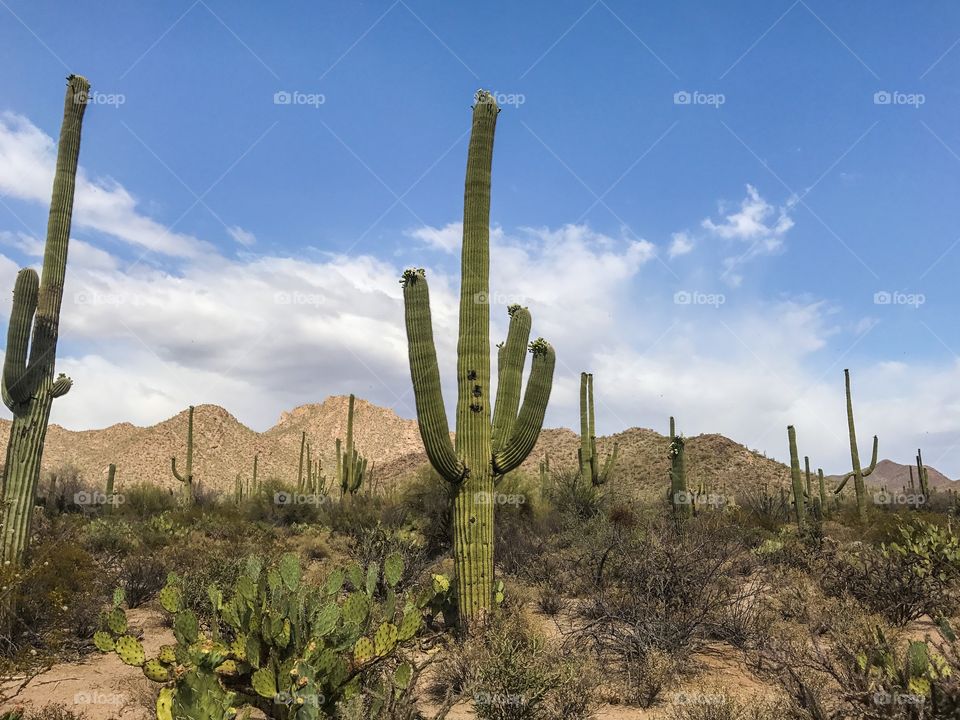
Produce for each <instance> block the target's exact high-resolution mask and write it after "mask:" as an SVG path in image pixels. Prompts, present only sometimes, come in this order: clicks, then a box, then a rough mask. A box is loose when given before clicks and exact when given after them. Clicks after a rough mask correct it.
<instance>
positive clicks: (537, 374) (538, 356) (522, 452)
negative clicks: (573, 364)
mask: <svg viewBox="0 0 960 720" xmlns="http://www.w3.org/2000/svg"><path fill="white" fill-rule="evenodd" d="M530 352H531V354H532V355H533V363H532V365H531V368H530V378H529V379H528V380H527V389H526V392H525V393H524V395H523V406H522V407H521V408H520V414H519V415H518V416H517V421H516V423H514V426H513V433H511V436H510V440H509V441H508V442H507V444H506V446H504V448H503V450H502V451H501V452H499V453H496V454H495V455H494V457H493V472H494V474H498V475H503V474H506V473H508V472H510V471H511V470H514V469H515V468H517V467H519V466H520V463H522V462H523V461H524V460H525V459H526V458H527V456H528V455H529V454H530V453H531V451H532V450H533V446H534V445H536V443H537V437H538V436H539V434H540V430H541V429H542V428H543V418H544V415H546V412H547V403H548V402H549V400H550V391H551V389H552V388H553V371H554V367H555V366H556V363H557V357H556V353H555V352H554V350H553V346H551V345H550V343H548V342H547V341H546V340H544V339H543V338H538V339H537V340H534V341H533V342H532V343H530Z"/></svg>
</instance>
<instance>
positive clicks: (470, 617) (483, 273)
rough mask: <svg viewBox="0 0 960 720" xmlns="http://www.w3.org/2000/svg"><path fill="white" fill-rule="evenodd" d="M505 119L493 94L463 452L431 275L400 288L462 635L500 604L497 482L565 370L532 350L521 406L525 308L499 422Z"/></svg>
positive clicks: (473, 222) (469, 260)
mask: <svg viewBox="0 0 960 720" xmlns="http://www.w3.org/2000/svg"><path fill="white" fill-rule="evenodd" d="M499 111H500V110H499V108H498V107H497V104H496V101H495V100H494V98H493V96H492V95H491V94H490V93H488V92H485V91H482V90H481V91H479V92H478V93H477V95H476V102H475V103H474V106H473V125H472V129H471V134H470V147H469V150H468V153H467V174H466V182H465V189H464V211H463V251H462V252H463V254H462V261H461V274H462V276H461V283H460V332H459V340H458V343H457V425H456V431H457V434H456V445H454V444H453V443H452V442H451V441H450V431H449V425H448V424H447V415H446V410H445V408H444V405H443V396H442V393H441V389H440V371H439V368H438V366H437V352H436V347H435V346H434V342H433V325H432V321H431V318H430V294H429V289H428V287H427V279H426V274H425V273H424V271H423V270H422V269H419V270H407V271H406V272H404V274H403V279H402V280H401V283H402V284H403V298H404V306H405V314H406V326H407V342H408V345H409V352H410V374H411V377H412V379H413V390H414V397H415V399H416V406H417V422H418V424H419V426H420V436H421V437H422V438H423V444H424V448H425V449H426V451H427V457H428V458H429V459H430V462H431V464H432V465H433V467H434V468H435V469H436V470H437V472H438V473H439V474H440V475H441V476H442V477H444V478H445V479H446V480H447V481H448V482H449V483H450V484H451V485H452V490H453V554H454V568H455V574H456V587H457V602H458V612H459V621H460V626H461V628H462V629H463V630H464V631H466V632H469V631H470V630H471V628H472V627H474V626H476V625H480V624H482V623H483V622H484V619H485V617H486V615H487V613H488V612H489V609H490V607H491V605H492V603H493V589H494V578H493V510H494V502H495V497H494V486H495V482H496V480H498V479H499V478H501V477H502V476H503V475H504V474H506V473H508V472H510V471H511V470H513V469H515V468H516V467H518V466H519V465H520V463H522V462H523V460H524V459H525V458H526V457H527V455H529V454H530V451H531V450H533V446H534V444H535V443H536V440H537V436H538V435H539V434H540V429H541V428H542V426H543V417H544V414H545V412H546V408H547V402H548V400H549V398H550V389H551V386H552V383H553V369H554V365H555V363H556V359H555V356H554V351H553V348H552V347H551V346H550V345H549V343H547V342H546V341H545V340H543V339H542V338H540V339H537V340H535V341H534V342H532V343H530V344H529V348H530V352H531V353H532V354H533V362H532V367H531V371H530V377H529V380H528V382H527V389H526V392H525V394H524V398H523V406H522V407H520V388H521V385H522V373H523V365H524V354H525V351H526V349H527V342H528V340H529V337H530V325H531V319H530V312H529V311H528V310H527V309H526V308H522V307H519V306H513V307H511V308H510V327H509V330H508V332H507V339H506V342H505V343H504V344H503V345H502V346H501V347H500V349H499V352H498V357H497V360H498V377H499V384H498V388H497V399H496V407H495V409H494V410H493V414H492V417H491V400H492V398H491V393H490V307H489V305H488V304H487V298H489V292H490V169H491V165H492V162H493V137H494V130H495V127H496V122H497V114H498V113H499ZM518 408H519V413H518Z"/></svg>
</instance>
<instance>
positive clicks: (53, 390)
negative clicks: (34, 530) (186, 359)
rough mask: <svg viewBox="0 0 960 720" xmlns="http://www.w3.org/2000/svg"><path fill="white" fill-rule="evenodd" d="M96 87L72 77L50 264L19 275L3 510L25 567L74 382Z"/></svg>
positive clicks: (17, 558) (10, 555)
mask: <svg viewBox="0 0 960 720" xmlns="http://www.w3.org/2000/svg"><path fill="white" fill-rule="evenodd" d="M89 93H90V83H89V82H87V80H86V78H83V77H81V76H79V75H71V76H70V77H68V78H67V92H66V97H65V99H64V104H63V124H62V125H61V126H60V140H59V143H58V145H57V169H56V173H55V175H54V178H53V196H52V198H51V200H50V215H49V218H48V220H47V241H46V245H45V247H44V251H43V269H42V271H41V275H40V277H37V272H36V271H35V270H34V269H33V268H24V269H23V270H21V271H20V272H19V273H18V274H17V280H16V283H15V284H14V288H13V306H12V308H11V310H10V325H9V327H8V328H7V349H6V356H5V358H4V362H3V379H2V382H0V388H2V395H3V403H4V405H6V406H7V407H8V408H9V409H10V412H12V413H13V423H12V424H11V426H10V438H9V440H8V442H7V457H6V466H5V467H6V471H5V474H4V476H3V506H2V509H0V517H2V523H3V525H2V532H3V549H2V554H3V557H2V560H3V563H4V564H8V563H9V564H13V565H20V564H22V563H23V561H24V559H25V557H26V553H27V547H28V544H29V541H30V529H31V524H32V521H33V507H34V501H35V498H36V493H37V483H38V481H39V478H40V461H41V459H42V457H43V443H44V440H45V439H46V435H47V423H48V422H49V420H50V408H51V406H52V405H53V401H54V399H55V398H58V397H62V396H64V395H66V394H67V392H69V390H70V387H71V386H72V382H71V380H70V378H68V377H67V376H66V375H64V374H62V373H61V374H60V375H59V376H57V378H56V379H54V376H53V373H54V363H55V361H56V355H57V338H58V336H59V328H60V306H61V304H62V302H63V283H64V275H65V274H66V269H67V246H68V244H69V241H70V223H71V220H72V216H73V196H74V189H75V186H76V177H77V163H78V160H79V157H80V129H81V126H82V124H83V114H84V111H85V110H86V107H87V99H88V97H89ZM28 349H29V360H28V359H27V351H28Z"/></svg>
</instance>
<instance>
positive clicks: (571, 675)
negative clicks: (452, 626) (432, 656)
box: [430, 611, 597, 720]
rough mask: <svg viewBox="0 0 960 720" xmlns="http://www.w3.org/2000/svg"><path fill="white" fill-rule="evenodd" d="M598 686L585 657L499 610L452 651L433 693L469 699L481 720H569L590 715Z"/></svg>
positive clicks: (520, 618) (518, 617) (517, 615)
mask: <svg viewBox="0 0 960 720" xmlns="http://www.w3.org/2000/svg"><path fill="white" fill-rule="evenodd" d="M596 685H597V677H596V673H595V671H594V670H593V669H592V668H591V666H590V665H589V663H587V662H586V659H585V658H584V657H582V656H580V655H578V654H576V653H572V652H568V651H566V650H564V649H563V648H560V647H558V646H555V645H552V644H551V643H549V642H548V641H547V640H546V639H545V638H544V637H543V636H542V635H541V634H539V633H538V632H536V631H535V630H534V629H533V628H532V627H531V625H530V622H529V620H528V619H526V617H525V616H523V615H522V614H521V613H519V612H506V611H501V612H498V613H496V614H495V615H494V616H493V618H492V619H491V622H490V625H489V627H488V628H487V629H486V630H485V632H483V633H482V634H479V635H477V636H474V637H471V638H469V639H468V640H467V641H466V642H465V643H464V644H463V645H462V646H458V647H454V648H453V649H451V650H450V654H449V656H448V657H446V658H444V660H443V662H442V663H440V667H439V669H438V672H437V674H436V675H435V676H434V678H433V683H432V684H431V687H430V691H431V693H432V695H433V696H434V697H435V698H438V699H439V698H443V697H446V694H447V692H448V691H452V692H453V693H454V694H455V695H458V696H461V697H466V698H469V699H470V700H471V701H472V704H473V707H474V711H475V712H476V715H477V717H478V718H479V719H480V720H565V719H566V718H573V717H575V718H589V717H592V715H593V712H592V708H593V705H594V704H595V701H594V698H593V695H594V692H595V689H596Z"/></svg>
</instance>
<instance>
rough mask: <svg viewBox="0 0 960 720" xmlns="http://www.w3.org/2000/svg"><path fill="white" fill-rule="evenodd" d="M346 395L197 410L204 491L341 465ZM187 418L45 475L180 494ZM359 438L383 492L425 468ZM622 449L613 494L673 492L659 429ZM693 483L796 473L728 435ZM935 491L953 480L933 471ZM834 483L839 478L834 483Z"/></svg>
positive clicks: (698, 452) (108, 439) (395, 440)
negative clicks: (68, 472)
mask: <svg viewBox="0 0 960 720" xmlns="http://www.w3.org/2000/svg"><path fill="white" fill-rule="evenodd" d="M347 403H348V398H347V396H345V395H338V396H332V397H329V398H327V399H326V400H325V401H324V402H322V403H319V404H309V405H301V406H300V407H297V408H294V409H293V410H291V411H289V412H285V413H283V414H282V415H281V417H280V419H279V421H278V422H277V424H276V425H274V426H273V427H272V428H270V429H269V430H267V431H266V432H263V433H258V432H256V431H254V430H251V429H250V428H248V427H247V426H246V425H244V424H243V423H241V422H240V421H239V420H237V419H236V418H235V417H233V415H231V414H230V413H229V412H227V411H226V410H225V409H223V408H222V407H219V406H218V405H198V406H197V407H196V410H195V413H194V435H195V438H194V475H195V477H196V478H197V480H198V482H199V483H200V485H201V487H204V488H212V489H215V490H218V491H224V492H232V490H233V483H234V478H235V477H236V475H237V473H240V474H241V476H242V477H244V478H248V477H250V475H251V474H252V468H253V457H254V453H257V452H259V453H260V461H259V472H260V477H261V478H269V477H276V478H280V479H282V480H286V481H289V482H293V481H295V480H296V477H297V463H298V458H299V452H300V436H301V433H302V432H306V433H307V440H308V441H309V442H310V443H311V445H312V447H313V449H314V453H315V457H316V453H319V454H320V455H321V456H322V458H323V464H324V467H325V468H332V467H333V465H334V463H335V450H334V447H335V446H334V443H335V441H336V439H337V438H338V437H339V438H345V437H346V423H347ZM9 432H10V422H9V421H7V420H0V443H3V444H4V446H5V445H6V441H7V437H8V435H9ZM186 433H187V411H186V410H184V411H183V412H181V413H179V414H178V415H175V416H174V417H172V418H170V419H168V420H164V421H163V422H160V423H157V424H156V425H152V426H150V427H137V426H135V425H131V424H130V423H119V424H117V425H112V426H110V427H108V428H104V429H102V430H85V431H79V432H78V431H72V430H66V429H64V428H62V427H60V426H58V425H51V426H50V429H49V431H48V433H47V443H46V448H45V450H44V457H43V468H44V470H50V469H53V468H58V467H61V466H63V465H65V464H68V463H69V464H73V465H76V466H77V467H78V468H79V469H80V471H81V473H82V475H83V476H84V477H85V478H86V479H87V480H88V481H89V482H91V483H93V484H96V483H98V482H100V479H101V478H103V477H105V472H106V467H107V465H108V464H109V463H111V462H112V463H115V464H116V465H117V489H118V490H121V489H122V488H123V487H124V486H125V485H127V484H129V483H135V482H140V481H144V482H149V483H153V484H156V485H159V486H161V487H169V488H177V487H179V483H178V482H177V481H176V480H175V479H174V478H173V476H172V475H171V472H170V457H171V456H173V455H176V457H177V460H178V468H179V467H180V466H182V464H183V462H184V458H185V453H186ZM354 439H355V442H356V445H357V447H358V449H359V450H360V452H361V453H362V454H364V455H366V456H367V457H368V458H369V460H370V462H371V463H373V462H375V463H376V470H375V472H376V476H377V477H378V478H379V479H380V482H382V483H383V484H385V485H389V484H392V483H396V482H400V481H402V480H403V478H405V477H407V476H409V475H410V474H411V473H413V472H415V471H416V470H417V468H419V467H421V466H422V465H424V464H425V463H426V461H427V459H426V454H425V453H424V450H423V444H422V443H421V441H420V433H419V430H418V429H417V423H416V421H415V420H405V419H403V418H401V417H399V416H398V415H397V414H396V413H394V412H393V411H392V410H390V409H388V408H383V407H380V406H377V405H373V404H372V403H369V402H367V401H366V400H362V399H360V398H357V400H356V406H355V417H354ZM614 442H616V443H618V446H619V454H618V460H617V466H616V477H615V479H614V480H613V481H612V482H613V483H614V485H615V486H618V487H620V488H622V489H623V490H624V491H625V492H626V493H629V494H631V495H635V496H653V495H659V494H661V493H664V492H666V487H667V480H666V478H667V473H668V470H669V460H668V458H667V449H668V446H669V440H668V439H667V438H666V437H665V436H663V435H661V434H660V433H658V432H655V431H654V430H649V429H647V428H630V429H628V430H624V431H623V432H620V433H617V434H615V435H612V436H609V437H602V438H598V439H597V449H598V452H599V453H600V454H601V455H602V456H603V457H605V456H606V454H607V453H609V452H610V451H612V449H613V443H614ZM578 446H579V440H578V437H577V435H576V434H575V433H574V432H572V431H571V430H568V429H566V428H560V429H547V430H544V431H543V432H542V433H541V435H540V438H539V440H538V442H537V445H536V447H535V448H534V451H533V452H532V453H531V454H530V456H529V457H528V458H527V460H526V462H525V463H524V464H523V466H522V470H524V471H526V472H528V473H531V474H534V475H535V474H536V473H537V471H538V465H539V462H540V460H541V458H542V457H543V456H544V454H545V453H547V454H549V456H550V464H551V468H553V469H559V468H562V467H570V468H572V467H573V466H574V465H575V463H576V457H577V448H578ZM686 448H687V475H688V481H689V483H690V484H691V487H696V486H697V485H698V484H699V483H700V482H701V481H703V482H705V483H706V485H707V486H708V488H709V490H710V491H711V492H716V493H725V494H733V493H736V492H739V491H742V490H744V489H748V488H757V487H762V486H767V487H768V488H774V487H777V486H780V485H784V486H786V485H788V484H789V482H790V470H789V468H788V467H787V466H785V465H783V464H782V463H779V462H777V461H775V460H771V459H769V458H766V457H764V456H763V455H760V454H758V453H755V452H753V451H752V450H749V449H747V448H746V447H744V446H743V445H741V444H739V443H737V442H734V441H733V440H730V439H729V438H726V437H724V436H723V435H715V434H707V435H698V436H696V437H692V438H688V439H687V445H686ZM929 473H930V481H931V484H932V485H934V486H935V487H940V486H943V485H946V484H950V483H951V481H950V480H949V479H948V478H946V477H945V476H943V475H942V474H941V473H939V472H937V471H936V470H935V469H934V468H929ZM907 474H908V470H907V466H906V465H899V464H897V463H894V462H891V461H889V460H883V461H881V462H879V463H877V469H876V471H875V472H874V473H873V475H872V476H871V477H870V478H868V481H872V482H873V483H874V484H877V485H881V484H885V485H887V486H888V488H890V489H894V488H900V487H901V486H902V485H904V484H906V483H907V480H906V478H907ZM835 479H836V476H834V477H832V478H831V484H833V481H834V480H835Z"/></svg>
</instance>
